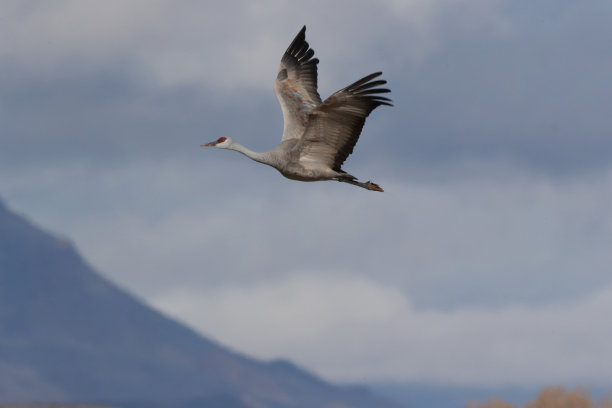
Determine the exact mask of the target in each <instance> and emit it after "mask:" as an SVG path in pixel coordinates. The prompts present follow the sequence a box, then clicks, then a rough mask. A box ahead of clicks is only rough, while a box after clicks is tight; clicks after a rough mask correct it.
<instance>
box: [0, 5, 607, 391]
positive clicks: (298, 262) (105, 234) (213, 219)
mask: <svg viewBox="0 0 612 408" xmlns="http://www.w3.org/2000/svg"><path fill="white" fill-rule="evenodd" d="M0 5H1V6H0V71H1V72H2V75H0V123H1V127H0V196H2V197H3V198H4V200H6V202H7V203H8V205H9V206H11V207H12V208H13V209H15V210H18V211H19V212H21V213H23V214H26V215H27V216H28V217H29V218H30V219H32V220H34V221H35V222H37V223H38V224H39V225H41V226H43V227H44V228H47V229H49V230H52V231H54V232H57V233H60V234H63V235H65V236H67V237H69V238H70V239H71V240H73V241H74V242H75V245H76V246H77V248H78V249H79V250H80V251H81V252H82V253H83V254H84V256H85V257H86V259H87V260H88V262H90V264H91V265H92V266H93V267H94V268H96V269H97V270H98V271H100V272H101V273H102V274H104V275H105V276H107V277H108V278H110V279H112V280H113V281H114V282H116V283H118V284H120V285H121V286H123V287H125V288H127V289H128V290H129V291H131V292H132V293H134V294H136V295H137V296H139V297H140V298H142V299H143V300H145V301H146V302H148V303H149V304H151V305H153V306H154V307H157V308H158V309H160V310H162V311H164V312H165V313H167V314H169V315H171V316H174V317H176V318H178V319H180V320H182V321H183V322H186V323H187V324H189V325H190V326H192V327H194V328H196V329H197V330H199V331H200V332H202V333H203V334H205V335H207V336H209V337H211V338H214V339H216V340H218V341H221V342H222V343H224V344H226V345H229V346H231V347H232V348H234V349H236V350H240V351H242V352H245V353H248V354H249V355H252V356H255V357H258V358H265V359H268V358H277V357H284V358H290V359H292V360H293V361H295V362H297V363H298V364H300V365H302V366H304V367H306V368H308V369H310V370H313V371H314V372H316V373H318V374H320V375H322V376H323V377H325V378H328V379H331V380H334V381H360V382H368V381H371V382H372V381H419V382H428V381H429V382H444V383H454V384H470V385H483V384H495V385H510V384H519V385H521V384H524V385H533V384H538V385H539V384H551V383H562V382H565V383H575V382H583V383H591V384H592V383H603V382H604V381H606V380H608V379H609V378H612V341H610V338H612V324H610V319H609V311H610V310H611V308H612V273H611V268H610V265H611V264H612V137H611V134H610V133H611V131H612V112H611V111H610V106H612V53H611V52H610V43H611V42H612V25H610V24H609V22H610V21H611V18H612V3H610V2H609V1H606V0H601V1H597V0H593V1H589V2H574V1H565V0H554V1H553V0H550V1H546V0H541V1H540V0H538V1H533V2H529V3H526V2H517V1H509V0H470V1H468V0H445V1H443V0H405V1H400V0H396V1H391V0H389V1H379V2H370V1H362V2H359V1H336V2H323V1H320V2H317V1H315V2H310V3H308V4H307V5H306V4H301V5H300V4H297V3H294V2H288V1H281V0H278V1H218V2H191V1H169V0H164V1H162V0H159V1H108V2H98V1H61V0H58V1H54V2H48V1H18V0H15V1H7V0H2V1H0ZM304 24H306V25H307V27H308V28H307V33H306V35H307V40H308V41H309V42H310V44H311V46H312V47H313V48H314V50H315V51H316V56H317V57H318V58H319V59H320V60H321V62H320V64H319V91H320V93H321V96H322V97H326V96H328V95H330V94H331V93H332V92H334V91H336V90H338V89H340V88H342V87H344V86H346V85H348V84H349V83H351V82H353V81H354V80H356V79H359V78H361V77H362V76H364V75H366V74H369V73H371V72H375V71H379V70H380V71H383V72H384V78H385V79H387V80H388V82H389V83H388V86H389V88H391V89H392V94H391V97H392V98H393V100H394V104H395V106H394V107H393V108H389V107H384V106H383V107H381V108H379V109H377V110H376V111H374V112H373V114H372V116H371V117H370V118H369V119H368V122H367V123H366V126H365V127H364V132H363V134H362V137H361V139H360V141H359V143H358V145H357V147H356V149H355V152H354V154H353V155H352V156H351V157H350V158H349V159H348V160H347V162H346V163H345V169H346V170H347V171H349V172H350V173H352V174H354V175H355V176H357V177H359V178H360V179H362V180H373V181H374V182H376V183H378V184H380V185H381V186H382V187H383V188H384V189H385V193H383V194H379V193H373V192H369V191H366V190H363V189H358V188H355V187H353V186H350V185H347V184H340V183H335V182H321V183H299V182H295V181H290V180H286V179H284V178H282V177H281V176H280V175H279V174H278V173H277V172H276V171H275V170H273V169H271V168H268V167H266V166H263V165H260V164H258V163H254V162H250V161H248V159H246V158H245V157H243V156H241V155H238V154H236V153H234V152H227V151H217V150H212V149H206V150H205V149H201V148H200V147H199V144H201V143H205V142H209V141H212V140H214V139H216V138H218V137H220V136H232V137H233V138H235V139H236V140H238V141H240V142H241V143H242V144H244V145H246V146H248V147H250V148H251V149H253V150H256V151H265V150H269V149H272V148H274V147H275V146H276V144H277V143H278V141H279V140H280V135H281V132H282V115H281V111H280V108H279V106H278V103H277V101H276V98H275V96H274V94H273V92H272V86H273V81H274V79H275V76H276V70H277V67H278V63H279V60H280V57H281V55H282V53H283V51H284V50H285V48H286V47H287V45H288V44H289V43H290V42H291V40H292V38H293V36H294V35H295V34H296V33H297V32H298V31H299V30H300V28H301V27H302V25H304Z"/></svg>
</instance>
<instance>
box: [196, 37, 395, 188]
mask: <svg viewBox="0 0 612 408" xmlns="http://www.w3.org/2000/svg"><path fill="white" fill-rule="evenodd" d="M313 56H314V50H313V49H312V48H310V46H309V45H308V43H307V42H306V26H304V27H302V29H301V30H300V32H299V33H298V34H297V36H296V37H295V39H294V40H293V41H292V42H291V44H290V45H289V47H288V48H287V51H285V54H284V55H283V57H282V59H281V63H280V66H279V68H278V74H277V76H276V82H275V84H274V93H275V94H276V97H277V98H278V101H279V103H280V105H281V108H282V110H283V118H284V129H283V137H282V139H281V142H280V144H279V145H278V146H277V147H276V148H275V149H273V150H270V151H267V152H263V153H257V152H253V151H251V150H249V149H247V148H246V147H244V146H242V145H241V144H239V143H237V142H236V141H234V140H233V139H231V138H229V137H220V138H219V139H217V140H215V141H214V142H210V143H206V144H203V145H202V146H210V147H217V148H219V149H229V150H235V151H237V152H240V153H242V154H244V155H245V156H247V157H249V158H251V159H253V160H255V161H257V162H260V163H264V164H267V165H269V166H272V167H274V168H275V169H277V170H278V171H279V172H280V173H281V174H282V175H283V176H285V177H287V178H289V179H292V180H299V181H319V180H336V181H341V182H343V183H350V184H353V185H356V186H359V187H363V188H365V189H368V190H372V191H383V189H382V188H381V187H380V186H379V185H378V184H375V183H372V182H371V181H366V182H365V183H363V182H360V181H358V180H357V178H356V177H355V176H353V175H351V174H349V173H347V172H345V171H344V170H342V164H343V163H344V161H345V160H346V158H347V157H348V156H349V155H350V154H351V153H352V152H353V148H354V147H355V144H356V143H357V140H358V139H359V135H360V134H361V129H362V128H363V124H364V123H365V120H366V118H367V117H368V115H369V114H370V112H372V111H373V110H374V109H375V108H376V107H378V106H380V105H388V106H393V105H392V104H391V100H390V99H389V98H385V97H383V96H380V95H379V94H383V93H387V92H390V90H389V89H386V88H381V87H380V86H381V85H384V84H386V83H387V81H385V80H382V79H377V80H375V78H378V77H379V76H380V75H382V72H375V73H373V74H370V75H368V76H366V77H363V78H361V79H360V80H359V81H356V82H354V83H352V84H351V85H349V86H347V87H346V88H343V89H341V90H339V91H337V92H336V93H334V94H333V95H331V96H330V97H329V98H327V99H326V100H325V101H321V97H320V96H319V93H318V92H317V64H318V63H319V60H318V58H313Z"/></svg>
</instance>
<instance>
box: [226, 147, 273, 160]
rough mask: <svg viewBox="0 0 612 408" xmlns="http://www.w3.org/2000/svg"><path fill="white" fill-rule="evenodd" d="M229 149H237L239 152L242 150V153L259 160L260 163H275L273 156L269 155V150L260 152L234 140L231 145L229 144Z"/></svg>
mask: <svg viewBox="0 0 612 408" xmlns="http://www.w3.org/2000/svg"><path fill="white" fill-rule="evenodd" d="M229 149H231V150H235V151H237V152H240V153H242V154H244V155H245V156H246V157H248V158H250V159H252V160H255V161H257V162H260V163H264V164H269V165H273V164H274V163H273V162H272V160H271V157H270V155H269V152H263V153H258V152H254V151H252V150H250V149H247V148H246V147H244V146H243V145H241V144H240V143H237V142H233V143H232V145H231V146H229Z"/></svg>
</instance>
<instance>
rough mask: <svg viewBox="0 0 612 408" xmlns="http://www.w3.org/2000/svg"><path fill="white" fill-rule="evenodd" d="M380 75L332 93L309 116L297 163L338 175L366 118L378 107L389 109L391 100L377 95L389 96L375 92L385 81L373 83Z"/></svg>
mask: <svg viewBox="0 0 612 408" xmlns="http://www.w3.org/2000/svg"><path fill="white" fill-rule="evenodd" d="M380 75H382V72H375V73H373V74H370V75H368V76H365V77H363V78H362V79H360V80H358V81H356V82H355V83H353V84H351V85H349V86H347V87H346V88H344V89H341V90H340V91H338V92H336V93H334V94H333V95H332V96H330V97H329V98H327V99H326V100H325V102H323V103H322V104H321V105H319V106H317V107H316V108H315V109H314V110H313V111H312V112H311V113H310V115H309V118H308V123H307V127H306V130H305V133H304V136H303V139H302V142H301V145H300V149H301V150H300V160H303V161H316V162H318V163H320V164H323V165H326V166H328V167H330V168H332V169H333V170H335V171H342V170H341V167H342V164H343V163H344V161H345V160H346V158H347V157H348V156H349V155H350V154H351V153H352V152H353V148H354V147H355V144H356V143H357V140H358V139H359V136H360V135H361V130H362V128H363V125H364V123H365V120H366V118H367V117H368V115H369V114H370V113H371V112H372V111H373V110H374V109H376V108H377V107H378V106H380V105H388V106H393V105H392V104H391V99H389V98H386V97H384V96H380V95H379V94H382V93H388V92H391V91H390V90H389V89H387V88H378V87H379V86H381V85H384V84H386V83H387V81H385V80H381V79H379V80H376V81H373V79H374V78H377V77H379V76H380Z"/></svg>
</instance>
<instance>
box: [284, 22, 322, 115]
mask: <svg viewBox="0 0 612 408" xmlns="http://www.w3.org/2000/svg"><path fill="white" fill-rule="evenodd" d="M313 56H314V50H313V49H312V48H310V47H309V45H308V42H306V26H304V27H302V29H301V30H300V32H299V33H298V34H297V35H296V36H295V38H294V39H293V41H292V42H291V44H290V45H289V47H287V50H286V51H285V54H284V55H283V57H282V59H281V67H283V66H284V67H285V69H287V76H288V79H289V80H293V81H297V82H298V83H299V84H300V85H301V86H302V87H303V88H304V90H305V91H306V92H307V93H308V96H309V97H310V99H311V101H312V102H314V103H315V104H317V105H318V104H320V103H321V97H320V96H319V93H318V92H317V64H318V63H319V59H318V58H312V57H313Z"/></svg>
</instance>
